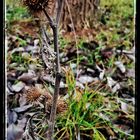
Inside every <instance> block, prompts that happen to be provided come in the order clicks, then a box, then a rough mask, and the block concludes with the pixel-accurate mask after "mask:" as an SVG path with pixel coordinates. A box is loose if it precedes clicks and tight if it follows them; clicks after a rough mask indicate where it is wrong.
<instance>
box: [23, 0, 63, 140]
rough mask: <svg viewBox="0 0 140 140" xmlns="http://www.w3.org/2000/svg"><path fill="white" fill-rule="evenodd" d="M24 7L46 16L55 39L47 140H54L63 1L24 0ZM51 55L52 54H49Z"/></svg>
mask: <svg viewBox="0 0 140 140" xmlns="http://www.w3.org/2000/svg"><path fill="white" fill-rule="evenodd" d="M23 3H24V5H26V6H27V7H28V9H29V11H30V12H31V14H33V15H34V16H35V15H40V16H42V14H43V15H45V17H46V20H47V21H48V22H49V25H50V27H51V29H52V32H53V39H54V53H53V54H54V55H55V91H54V94H53V102H52V108H51V114H50V119H49V122H48V125H49V128H48V133H47V139H48V140H53V135H54V125H55V116H56V108H57V100H58V95H59V87H60V80H61V69H60V59H59V47H58V25H59V20H60V16H61V11H62V7H63V0H57V1H54V0H23ZM55 10H56V16H55V17H52V15H53V13H55ZM43 32H44V34H45V39H44V40H46V42H45V43H46V44H45V46H46V48H47V51H48V50H50V49H49V42H50V40H49V37H48V35H47V34H46V31H44V29H43ZM49 53H50V52H49Z"/></svg>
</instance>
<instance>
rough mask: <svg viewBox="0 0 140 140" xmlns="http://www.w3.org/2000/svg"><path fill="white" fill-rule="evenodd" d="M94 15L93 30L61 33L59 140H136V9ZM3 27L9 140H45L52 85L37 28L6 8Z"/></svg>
mask: <svg viewBox="0 0 140 140" xmlns="http://www.w3.org/2000/svg"><path fill="white" fill-rule="evenodd" d="M98 14H99V16H98V19H96V20H95V21H94V23H93V24H94V25H93V27H92V28H86V29H81V30H79V31H76V32H75V33H74V32H67V31H64V30H63V31H62V30H61V29H60V33H59V49H60V61H61V62H60V63H61V70H62V80H61V83H60V95H59V99H58V104H57V117H56V125H55V139H58V140H105V139H106V140H115V139H116V140H134V123H135V119H134V118H135V117H134V115H135V114H134V112H135V46H134V3H133V1H131V0H128V1H127V2H126V1H125V0H120V1H119V2H118V1H117V0H116V1H114V2H112V3H111V2H110V1H109V0H107V1H105V2H104V1H101V5H100V11H99V13H98ZM6 24H7V33H6V34H7V38H6V39H7V54H6V61H7V62H6V63H7V134H8V135H7V137H8V140H15V139H17V140H18V139H26V140H27V139H29V140H31V139H35V140H45V135H46V130H47V128H48V124H47V119H48V118H49V115H50V108H51V103H52V95H53V93H54V80H55V77H54V74H53V72H52V71H51V72H50V71H49V70H48V69H47V67H46V65H47V64H48V65H49V61H48V62H47V64H45V62H44V59H42V53H41V50H42V49H41V44H40V34H39V27H38V26H37V24H36V23H35V22H34V19H33V18H31V17H30V16H29V15H28V14H27V11H26V10H25V9H24V8H23V7H20V6H16V5H13V6H12V5H11V4H10V5H8V4H7V21H6ZM75 34H76V35H77V40H76V43H75V36H74V35H75Z"/></svg>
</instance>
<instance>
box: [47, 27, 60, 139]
mask: <svg viewBox="0 0 140 140" xmlns="http://www.w3.org/2000/svg"><path fill="white" fill-rule="evenodd" d="M52 29H53V35H54V51H55V53H56V79H55V91H54V95H53V103H52V108H51V114H50V120H49V133H48V139H49V140H53V134H54V125H55V116H56V109H57V99H58V95H59V87H60V80H61V74H60V59H59V48H58V27H57V24H56V25H55V26H52Z"/></svg>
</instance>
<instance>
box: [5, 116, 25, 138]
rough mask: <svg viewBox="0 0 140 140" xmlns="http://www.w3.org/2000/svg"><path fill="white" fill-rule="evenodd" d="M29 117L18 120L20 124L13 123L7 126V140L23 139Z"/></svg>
mask: <svg viewBox="0 0 140 140" xmlns="http://www.w3.org/2000/svg"><path fill="white" fill-rule="evenodd" d="M26 122H27V119H26V118H23V119H22V120H18V124H17V125H15V124H11V125H9V126H8V128H7V140H21V139H22V134H23V133H24V127H25V125H26Z"/></svg>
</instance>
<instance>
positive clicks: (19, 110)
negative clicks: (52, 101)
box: [12, 104, 32, 113]
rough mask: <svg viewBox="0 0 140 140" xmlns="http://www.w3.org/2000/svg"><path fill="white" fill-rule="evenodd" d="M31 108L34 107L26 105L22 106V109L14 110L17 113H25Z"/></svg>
mask: <svg viewBox="0 0 140 140" xmlns="http://www.w3.org/2000/svg"><path fill="white" fill-rule="evenodd" d="M31 107H32V105H31V104H29V105H25V106H21V107H16V108H14V109H12V110H14V111H15V112H17V113H21V112H24V111H26V110H28V109H29V108H31Z"/></svg>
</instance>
